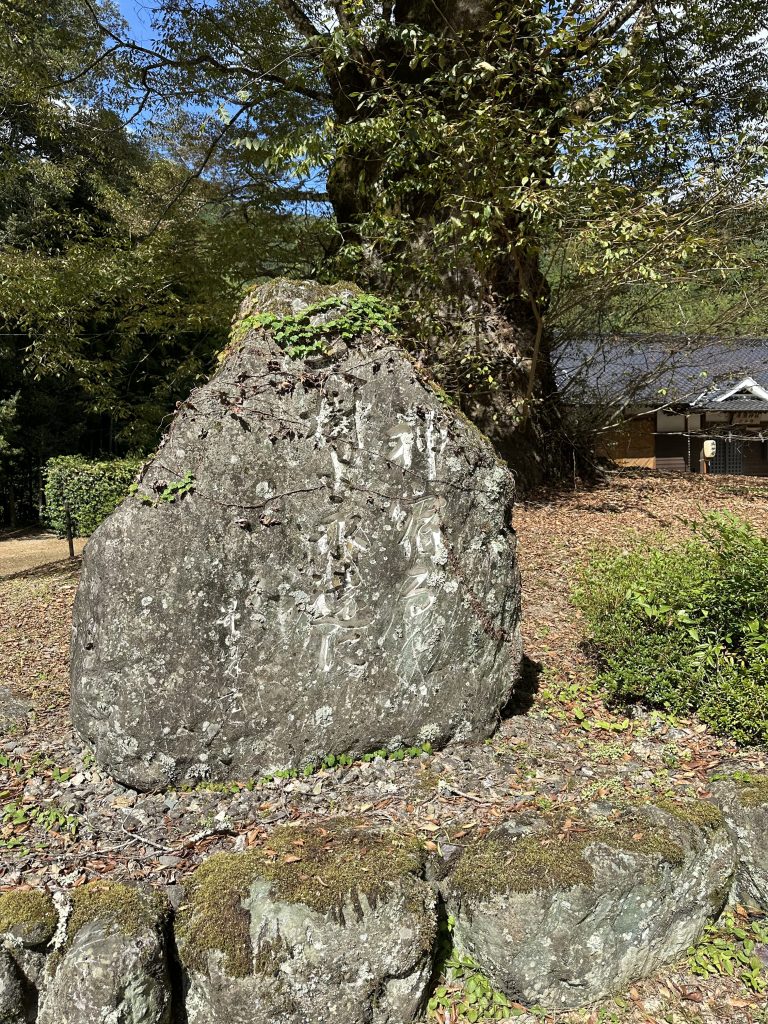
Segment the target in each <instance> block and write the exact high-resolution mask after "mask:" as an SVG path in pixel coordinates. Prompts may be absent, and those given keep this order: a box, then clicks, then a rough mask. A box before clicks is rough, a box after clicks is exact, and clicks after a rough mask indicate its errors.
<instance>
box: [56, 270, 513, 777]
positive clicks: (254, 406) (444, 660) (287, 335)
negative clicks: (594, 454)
mask: <svg viewBox="0 0 768 1024" xmlns="http://www.w3.org/2000/svg"><path fill="white" fill-rule="evenodd" d="M372 309H373V311H374V312H373V313H372V312H371V310H372ZM375 310H376V306H375V303H374V304H371V302H370V300H369V299H367V298H366V297H364V296H361V295H360V294H359V293H358V292H357V291H356V290H355V289H354V288H352V287H339V286H337V287H335V288H333V289H322V288H320V287H319V286H312V285H306V284H300V283H297V282H278V283H273V284H272V285H269V286H267V287H265V288H262V289H260V290H257V291H256V292H254V293H253V294H252V295H251V296H250V297H249V299H248V300H247V301H246V303H245V304H244V309H243V310H242V311H241V312H242V317H243V318H242V319H241V321H240V324H239V326H238V328H237V329H236V331H235V334H234V336H233V337H234V339H235V340H234V341H233V344H232V346H231V347H230V350H229V351H228V353H227V354H226V356H225V358H224V359H223V360H222V364H221V367H220V369H219V371H218V372H217V373H216V375H215V376H214V377H213V378H212V380H211V381H210V382H209V383H207V384H205V385H204V386H203V387H201V388H199V389H198V390H196V391H195V392H193V394H192V395H191V396H190V398H189V399H188V401H186V402H184V403H183V404H182V406H181V407H180V408H179V410H178V412H177V414H176V417H175V419H174V421H173V423H172V424H171V427H170V429H169V431H168V433H167V436H166V437H165V439H164V441H163V443H162V445H161V448H160V450H159V452H158V453H157V455H156V456H155V457H154V458H153V459H152V461H151V462H150V463H149V464H148V465H147V467H146V468H145V469H144V471H143V473H142V475H141V479H140V483H139V485H138V488H137V489H136V490H135V493H134V494H132V495H131V496H130V497H129V498H127V499H126V500H125V501H124V502H123V503H122V505H121V506H120V507H119V508H118V509H117V511H116V512H115V513H114V514H113V515H112V516H110V518H109V519H108V520H107V521H106V522H105V523H104V524H103V525H102V526H101V527H100V528H99V529H98V530H97V531H96V533H95V534H94V536H93V537H92V538H91V539H90V541H89V542H88V545H87V547H86V550H85V556H84V564H83V576H82V582H81V584H80V589H79V592H78V595H77V601H76V605H75V617H74V632H73V653H72V717H73V721H74V724H75V727H76V728H77V730H78V731H79V732H80V734H81V735H82V737H83V738H84V739H86V740H87V741H88V742H89V743H91V744H93V746H94V748H95V752H96V756H97V758H98V760H99V761H100V762H101V764H103V765H105V766H106V767H107V768H108V769H109V770H110V771H111V772H112V774H113V775H114V776H115V777H116V778H117V779H119V780H120V781H121V782H124V783H126V784H128V785H130V786H134V787H136V788H139V789H159V788H162V787H164V786H167V785H169V784H180V783H190V782H191V783H194V782H196V781H198V780H202V779H227V778H240V779H242V778H247V777H251V776H257V775H261V774H264V773H267V772H269V771H274V770H277V769H282V768H286V767H300V766H301V765H302V764H305V763H308V762H312V761H316V760H318V759H320V758H322V757H323V756H324V755H326V754H329V753H335V754H340V753H350V754H353V755H361V754H363V753H365V752H367V751H370V750H372V749H376V748H380V747H389V748H395V747H397V746H400V745H414V744H418V743H423V742H426V741H429V742H431V743H432V744H435V745H438V744H442V743H445V742H447V741H448V740H451V739H459V740H462V739H469V738H477V737H482V736H485V735H487V734H489V733H490V732H491V731H492V730H493V728H494V727H495V724H496V722H497V717H498V713H499V709H500V708H501V707H502V706H503V704H504V703H505V702H506V701H507V699H508V698H509V696H510V693H511V691H512V688H513V685H514V682H515V679H516V676H517V672H518V667H519V662H520V656H521V654H520V639H519V601H520V597H519V577H518V571H517V568H516V562H515V537H514V533H513V531H512V528H511V525H510V516H511V508H512V500H513V492H514V487H513V480H512V476H511V474H510V472H509V471H508V469H507V468H506V467H505V466H504V465H503V464H502V463H501V462H499V460H498V459H497V458H496V456H495V454H494V451H493V449H492V447H491V446H490V444H489V443H488V442H487V441H486V440H485V438H484V437H483V436H482V435H481V434H480V433H479V432H478V431H477V430H476V429H475V428H474V427H473V426H472V425H471V424H470V423H469V422H468V421H466V420H465V419H464V418H463V417H462V416H461V415H459V414H458V413H457V412H456V411H455V410H454V409H453V408H452V407H451V405H450V404H449V403H448V402H447V401H446V399H445V397H444V396H442V395H441V394H439V392H438V391H437V390H436V389H435V388H433V387H432V386H431V385H430V384H429V382H428V381H427V380H425V379H424V377H423V375H422V374H421V373H420V372H419V370H418V369H417V367H416V366H415V365H414V363H413V362H412V361H411V360H410V359H409V357H408V356H407V355H406V354H405V353H404V351H403V350H402V349H401V348H400V347H399V346H398V344H397V343H396V342H395V341H394V340H392V338H391V337H389V336H388V333H387V331H386V330H385V329H383V328H382V326H381V321H382V318H381V316H380V315H377V314H376V312H375ZM353 334H354V337H353V336H351V335H353Z"/></svg>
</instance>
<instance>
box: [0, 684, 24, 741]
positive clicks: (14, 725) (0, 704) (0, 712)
mask: <svg viewBox="0 0 768 1024" xmlns="http://www.w3.org/2000/svg"><path fill="white" fill-rule="evenodd" d="M29 711H30V705H29V704H27V703H25V702H24V701H21V700H19V699H18V698H17V697H14V696H13V695H12V694H11V692H10V690H9V689H8V688H7V687H6V686H0V736H2V735H4V734H5V733H8V732H11V731H13V730H20V731H23V729H24V727H25V726H26V724H27V716H28V714H29Z"/></svg>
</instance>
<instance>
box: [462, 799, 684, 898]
mask: <svg viewBox="0 0 768 1024" xmlns="http://www.w3.org/2000/svg"><path fill="white" fill-rule="evenodd" d="M598 844H600V845H603V846H608V847H610V848H611V849H614V850H624V851H626V852H627V853H634V854H641V855H644V856H655V857H658V858H660V859H661V860H663V861H665V862H667V863H669V864H674V865H680V864H682V863H683V859H684V854H683V850H682V847H681V846H680V845H679V844H678V843H676V842H675V840H674V838H673V837H672V836H671V834H670V833H668V832H667V831H665V830H664V829H660V828H658V827H657V826H656V825H654V824H653V823H652V822H651V821H649V820H648V819H647V818H641V817H639V816H627V817H624V818H622V819H621V820H620V821H599V822H572V823H571V825H570V826H569V828H568V829H567V830H566V829H565V828H564V827H563V825H562V824H559V823H556V824H552V825H551V826H550V827H548V828H547V829H545V830H542V831H541V832H532V833H529V834H528V835H525V836H523V837H521V838H519V839H514V838H511V837H507V836H501V835H497V836H493V837H491V838H488V839H484V840H478V841H477V842H475V843H473V844H472V845H471V846H469V847H467V849H466V850H465V851H464V853H463V855H462V857H461V859H460V860H459V863H458V864H457V866H456V869H455V871H454V872H453V875H452V881H453V884H454V885H455V887H456V888H457V889H458V890H459V891H460V892H463V893H466V894H467V895H470V896H479V897H484V896H488V895H490V894H492V893H499V892H516V893H529V892H553V891H565V890H567V889H571V888H573V887H574V886H576V885H591V884H592V882H593V881H594V873H593V870H592V866H591V864H590V862H589V856H588V853H587V851H588V848H589V847H590V846H595V845H598Z"/></svg>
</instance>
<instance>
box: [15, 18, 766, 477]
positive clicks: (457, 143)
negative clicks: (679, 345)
mask: <svg viewBox="0 0 768 1024" xmlns="http://www.w3.org/2000/svg"><path fill="white" fill-rule="evenodd" d="M0 7H2V8H3V12H4V14H6V15H7V17H6V25H7V30H6V32H5V33H4V35H3V37H2V42H1V43H0V49H1V51H2V52H0V57H2V58H3V60H2V71H0V76H2V83H3V95H4V97H5V99H4V102H3V107H2V111H1V112H0V145H1V146H2V148H3V156H4V162H3V170H2V172H1V173H2V180H1V181H0V193H2V194H0V209H1V210H2V217H1V218H0V222H1V224H2V227H0V232H1V234H0V246H2V253H3V263H4V272H3V276H2V279H1V280H0V299H2V307H0V308H2V310H3V323H4V330H5V334H4V337H5V338H6V339H9V338H14V339H16V340H15V341H13V342H12V343H11V346H10V348H9V346H8V343H7V341H6V345H5V352H6V357H5V358H6V359H10V360H11V362H12V364H13V366H14V368H15V370H14V372H15V373H16V374H17V376H18V375H19V374H20V375H21V376H20V378H19V380H22V382H23V381H29V380H30V379H31V375H32V376H33V375H37V376H38V377H40V378H41V379H48V380H56V381H58V382H60V383H61V382H66V386H67V387H72V388H75V389H76V390H77V392H78V394H80V395H81V396H83V397H82V400H83V401H84V402H85V403H86V406H87V408H88V414H89V415H94V416H96V417H97V418H99V417H101V420H100V421H99V423H100V425H99V428H98V431H97V433H98V434H99V435H100V439H99V440H98V441H97V442H95V443H96V446H97V447H99V448H103V447H104V440H103V437H104V436H105V435H106V437H107V444H108V445H109V446H113V445H114V444H115V439H117V444H118V447H120V446H122V448H123V449H124V450H127V449H130V448H132V447H136V448H146V447H147V446H148V445H149V444H151V439H152V437H154V436H156V431H157V425H158V422H159V419H160V418H161V417H162V415H164V414H165V412H167V411H168V409H169V407H170V406H172V403H173V401H174V400H175V399H174V396H175V395H180V394H182V393H183V392H184V391H185V390H186V389H187V388H188V387H189V384H190V382H191V381H192V380H193V379H194V378H195V376H196V375H197V374H199V373H201V372H203V371H204V368H205V366H206V360H207V359H208V358H209V357H210V354H211V351H212V349H213V347H215V345H216V344H217V339H220V338H221V337H222V334H223V332H224V331H225V330H226V324H227V322H228V320H229V317H230V316H231V313H232V311H233V308H234V305H235V303H236V298H237V292H238V289H239V287H240V286H241V285H242V284H243V283H244V282H245V281H247V280H252V279H253V278H255V277H258V276H260V275H263V274H270V273H274V272H276V271H279V270H284V269H286V268H287V269H288V270H289V272H292V273H295V274H299V275H301V274H305V275H306V274H317V273H323V274H326V275H330V274H333V275H336V276H345V277H354V278H357V279H358V280H362V281H364V282H365V283H366V284H368V285H372V286H373V287H374V288H375V289H377V290H383V291H386V292H389V293H390V294H394V295H396V296H397V298H398V300H399V301H400V303H401V307H402V309H403V310H404V313H405V315H406V316H407V317H408V318H409V336H410V337H411V338H412V339H413V344H414V349H415V352H416V354H417V356H418V358H420V359H422V360H423V361H424V362H425V363H426V364H428V365H429V366H430V367H431V369H432V372H433V373H435V375H436V376H437V377H438V378H439V379H440V381H441V382H442V383H443V384H444V385H445V386H446V387H447V388H448V389H449V390H450V391H451V392H452V393H453V394H454V396H455V397H456V398H457V400H458V401H459V402H460V404H461V405H462V407H463V408H464V409H465V411H467V412H468V413H469V414H470V415H472V416H473V417H474V418H475V419H476V420H477V421H478V422H479V423H480V425H481V426H482V427H483V429H486V430H487V431H488V432H489V434H490V435H491V436H492V437H493V439H494V440H495V441H497V443H498V444H499V446H500V449H501V450H502V451H505V452H506V453H507V454H509V453H511V452H514V451H519V450H522V449H523V448H526V449H530V450H531V451H534V452H536V450H537V449H538V450H543V449H545V448H547V446H548V447H549V448H550V449H552V451H554V449H555V448H557V447H558V444H559V442H557V443H555V442H554V441H553V438H554V436H555V434H557V433H558V432H560V433H562V420H561V418H560V417H559V415H554V418H552V415H550V414H551V413H552V410H553V409H554V408H555V406H556V398H555V392H554V385H553V377H552V371H551V365H550V351H551V347H552V345H553V344H554V343H556V342H558V343H561V344H562V343H563V340H564V339H565V340H567V338H568V337H570V336H573V335H574V334H578V333H580V332H581V333H583V332H595V331H598V332H604V333H606V334H607V335H608V334H610V332H611V331H614V330H621V329H625V328H626V327H627V325H631V326H632V327H634V328H635V329H636V328H638V327H647V328H648V329H659V327H660V325H661V326H663V329H665V330H666V331H668V332H669V331H675V330H679V329H683V330H686V331H690V332H692V333H695V331H697V330H698V331H702V330H707V331H709V332H711V331H721V330H722V327H723V325H724V324H725V325H726V326H727V328H728V329H729V330H738V329H743V328H744V325H745V323H747V322H749V323H752V324H755V323H756V322H759V312H758V313H757V314H756V315H755V314H754V313H753V316H752V320H751V321H748V320H747V314H748V312H749V310H750V309H751V310H753V311H755V310H758V311H759V309H760V308H761V306H762V300H760V299H759V298H757V296H758V295H759V294H764V291H765V284H766V279H765V274H764V272H763V269H762V267H763V252H764V245H763V242H762V241H761V239H762V237H763V228H762V223H763V221H764V210H765V202H766V196H765V183H766V170H767V168H766V154H767V152H768V149H767V148H766V147H767V146H768V138H767V137H766V136H767V134H768V12H767V11H766V9H765V6H764V3H763V2H762V0H738V2H737V0H682V2H674V3H673V2H657V0H655V2H653V0H618V2H609V0H327V2H326V0H154V3H153V4H152V31H151V39H152V41H151V42H144V41H139V40H137V39H133V38H131V35H130V32H129V29H128V26H127V25H126V24H125V23H123V22H122V21H121V19H120V17H119V16H118V14H117V11H116V9H115V7H114V6H113V4H111V3H110V2H108V0H55V2H54V3H53V4H49V5H46V8H45V9H44V10H42V9H41V8H40V5H39V4H36V3H33V2H32V0H0ZM328 205H330V206H331V207H332V209H333V213H334V215H335V219H334V220H333V221H332V222H329V221H328V220H327V219H326V220H323V217H322V215H323V211H324V209H325V208H327V207H328ZM329 254H330V255H333V257H334V258H333V261H332V262H329V261H328V259H327V257H328V256H329ZM8 353H10V355H8ZM20 356H21V359H20ZM5 379H9V378H8V376H6V378H5ZM57 387H59V384H57ZM3 395H4V401H5V405H4V408H3V412H2V416H3V417H4V420H3V422H5V423H6V424H8V423H9V422H11V421H13V422H15V423H16V424H17V427H18V424H19V423H20V422H21V421H20V419H19V417H20V416H22V412H21V411H20V410H21V409H22V408H23V406H24V402H25V401H26V399H24V393H23V388H21V390H20V385H18V381H17V382H16V383H14V384H13V385H12V386H10V387H8V388H6V390H5V391H4V392H3ZM0 400H2V399H1V398H0ZM548 417H549V418H548ZM107 420H108V421H109V423H108V425H105V423H106V421H107ZM0 429H3V430H4V431H5V433H4V434H3V437H4V438H5V441H4V442H3V443H4V445H5V449H4V450H5V452H6V456H5V458H6V461H7V459H8V458H9V456H8V454H7V453H8V452H9V451H11V449H14V446H15V445H16V443H17V442H16V441H12V440H11V436H12V433H13V431H12V430H11V428H10V427H9V426H7V425H6V427H5V428H0ZM516 432H517V433H516ZM17 434H18V430H17ZM505 437H506V440H505ZM547 437H548V438H549V442H551V443H549V444H548V442H547V440H546V438H547ZM521 442H522V443H521ZM568 443H570V442H568ZM505 445H506V447H505ZM14 450H15V449H14ZM2 457H3V456H1V455H0V458H2ZM536 457H537V458H538V455H537V456H536Z"/></svg>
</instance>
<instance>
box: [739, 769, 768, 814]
mask: <svg viewBox="0 0 768 1024" xmlns="http://www.w3.org/2000/svg"><path fill="white" fill-rule="evenodd" d="M739 799H740V800H741V803H742V805H743V806H744V807H762V806H763V805H764V804H768V775H749V776H746V775H745V776H744V777H743V778H742V779H740V780H739Z"/></svg>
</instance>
